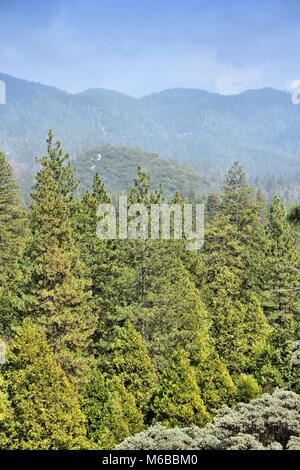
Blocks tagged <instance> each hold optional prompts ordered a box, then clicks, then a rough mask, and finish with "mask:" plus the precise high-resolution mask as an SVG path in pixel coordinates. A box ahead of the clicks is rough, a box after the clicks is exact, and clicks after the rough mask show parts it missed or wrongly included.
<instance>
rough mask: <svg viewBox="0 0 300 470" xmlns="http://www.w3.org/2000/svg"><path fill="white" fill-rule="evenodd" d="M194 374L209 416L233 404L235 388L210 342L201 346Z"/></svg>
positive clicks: (235, 394)
mask: <svg viewBox="0 0 300 470" xmlns="http://www.w3.org/2000/svg"><path fill="white" fill-rule="evenodd" d="M195 373H196V379H197V383H198V386H199V389H200V393H201V397H202V399H203V402H204V404H205V407H206V409H207V411H208V412H209V414H210V415H215V414H216V412H217V411H218V410H219V409H220V408H222V406H223V405H227V406H232V405H233V404H235V402H236V398H237V389H236V386H235V384H234V381H233V379H232V377H231V376H230V374H229V371H228V368H227V366H226V363H225V361H224V360H222V359H221V358H220V356H219V354H218V353H217V351H216V349H215V347H214V346H213V343H212V341H211V340H210V341H209V342H207V341H206V342H205V343H204V344H202V347H201V351H200V353H199V358H198V361H197V363H196V365H195Z"/></svg>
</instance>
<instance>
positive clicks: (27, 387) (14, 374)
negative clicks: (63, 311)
mask: <svg viewBox="0 0 300 470" xmlns="http://www.w3.org/2000/svg"><path fill="white" fill-rule="evenodd" d="M5 377H6V380H7V383H8V395H9V400H10V403H11V405H12V409H13V431H12V433H11V436H10V447H11V448H13V449H23V450H27V449H35V450H38V449H43V450H45V449H53V450H55V449H58V450H64V449H80V448H86V447H87V445H88V442H87V440H86V435H85V417H84V415H83V413H82V411H81V410H80V406H79V400H78V397H77V395H76V392H75V390H74V388H73V386H72V385H71V384H70V382H69V381H68V379H67V377H66V375H65V374H64V372H63V371H62V369H61V367H60V365H59V364H58V363H57V361H56V359H55V357H54V355H53V353H52V352H51V350H50V347H49V345H48V344H47V341H46V337H45V335H44V333H43V331H41V330H40V329H39V328H37V327H36V326H35V325H34V324H33V323H32V321H31V320H30V319H25V320H24V321H23V324H22V327H19V328H18V330H17V334H16V337H15V339H14V341H13V343H12V344H11V346H10V348H9V352H8V357H7V362H6V364H5Z"/></svg>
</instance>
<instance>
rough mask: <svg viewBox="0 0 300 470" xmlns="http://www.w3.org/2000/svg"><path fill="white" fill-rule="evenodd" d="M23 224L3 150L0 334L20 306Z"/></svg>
mask: <svg viewBox="0 0 300 470" xmlns="http://www.w3.org/2000/svg"><path fill="white" fill-rule="evenodd" d="M25 225H26V221H25V213H24V210H23V207H22V202H21V198H20V195H19V188H18V186H17V184H16V182H15V180H14V177H13V171H12V168H11V166H10V164H9V163H8V161H7V160H6V157H5V154H4V153H2V152H0V309H1V319H0V334H5V335H8V334H9V331H10V328H11V325H12V324H13V323H15V322H16V321H17V310H18V308H20V300H19V297H18V290H19V287H20V281H21V278H22V276H21V272H20V260H21V256H22V253H23V248H24V239H25Z"/></svg>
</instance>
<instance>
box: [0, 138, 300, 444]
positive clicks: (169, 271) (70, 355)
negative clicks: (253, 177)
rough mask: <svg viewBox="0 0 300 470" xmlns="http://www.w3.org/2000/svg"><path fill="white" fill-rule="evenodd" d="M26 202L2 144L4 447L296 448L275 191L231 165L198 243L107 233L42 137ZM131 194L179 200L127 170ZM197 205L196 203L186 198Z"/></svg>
mask: <svg viewBox="0 0 300 470" xmlns="http://www.w3.org/2000/svg"><path fill="white" fill-rule="evenodd" d="M38 168H39V169H38V172H37V174H36V177H35V180H34V184H33V187H32V190H31V196H30V201H29V204H26V205H25V204H24V202H23V201H22V198H21V196H20V192H19V188H18V184H17V182H16V180H15V177H14V175H13V171H12V168H11V166H10V164H9V162H8V159H7V156H6V155H5V154H4V153H0V269H1V271H0V312H1V315H0V337H1V338H2V343H3V344H4V345H5V349H6V351H5V353H6V354H5V361H3V363H2V364H1V365H0V448H1V449H10V450H17V449H18V450H29V449H30V450H32V449H49V450H65V449H66V450H72V449H102V450H106V449H243V450H246V449H280V450H285V449H300V397H299V393H300V375H299V370H300V369H299V365H298V362H299V361H298V358H297V349H296V350H295V348H297V340H298V339H299V337H300V336H299V335H300V332H299V314H300V301H299V289H300V259H299V252H298V248H297V246H298V245H297V229H296V225H295V224H294V223H292V222H290V220H289V218H288V214H287V212H286V208H285V206H284V204H283V201H282V200H281V199H280V198H279V197H277V196H275V197H274V198H273V199H272V200H270V199H266V198H265V196H264V193H263V191H261V190H257V189H254V188H252V187H251V185H250V184H249V183H248V180H247V175H246V173H245V171H244V170H243V168H242V166H241V165H240V164H239V163H238V162H235V163H234V164H233V165H232V166H231V167H230V168H229V169H228V171H227V174H226V177H225V179H224V183H223V187H222V189H221V190H220V191H219V192H214V193H211V194H209V195H208V196H207V197H205V200H204V203H205V212H206V213H205V239H204V246H203V248H202V249H201V250H194V251H193V250H187V249H186V244H185V240H175V239H174V240H164V239H162V238H158V239H157V240H151V239H149V240H144V239H142V238H141V239H137V240H130V239H127V240H116V239H110V240H103V239H100V238H99V237H98V236H97V226H98V223H99V212H98V208H99V205H100V204H107V203H109V202H110V201H111V200H112V198H113V195H112V194H109V192H108V191H107V189H106V187H105V184H104V182H103V179H102V176H101V174H98V173H96V174H95V175H94V178H93V181H91V182H90V188H91V189H89V190H86V189H82V188H81V187H80V184H79V182H78V181H77V179H76V176H75V175H76V168H75V167H74V166H73V163H72V162H71V160H70V158H69V156H68V154H67V153H66V152H65V149H63V148H62V147H61V145H60V143H59V141H56V138H55V137H54V136H53V135H52V132H51V131H50V132H49V135H48V140H47V151H46V152H45V155H44V156H43V157H41V158H39V160H38ZM127 197H128V201H129V202H130V203H139V204H144V205H146V206H147V207H150V205H151V204H155V203H163V202H164V203H169V202H176V204H179V205H180V204H181V205H182V204H184V202H185V199H184V195H183V194H180V193H179V192H175V193H174V194H172V195H171V196H170V195H169V194H167V195H166V193H165V191H164V188H163V187H161V186H159V187H157V188H155V189H153V186H152V185H151V181H150V178H149V176H148V174H147V173H146V172H145V171H144V170H143V168H140V167H139V168H137V172H136V176H135V178H134V180H133V181H132V183H131V187H128V189H127ZM194 202H195V201H194Z"/></svg>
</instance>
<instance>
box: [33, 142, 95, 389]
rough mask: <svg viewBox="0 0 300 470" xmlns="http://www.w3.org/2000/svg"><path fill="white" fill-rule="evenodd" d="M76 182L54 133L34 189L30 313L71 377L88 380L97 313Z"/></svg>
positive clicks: (78, 380) (79, 380)
mask: <svg viewBox="0 0 300 470" xmlns="http://www.w3.org/2000/svg"><path fill="white" fill-rule="evenodd" d="M74 187H75V181H74V177H73V174H72V171H71V166H70V163H69V160H68V156H67V155H66V154H63V153H62V150H61V147H60V144H59V143H56V144H55V145H53V143H52V135H51V133H50V135H49V140H48V156H47V157H45V158H43V159H42V160H41V170H40V171H39V173H38V175H37V183H36V185H35V187H34V190H33V194H32V204H31V208H30V213H29V219H30V232H31V233H30V238H29V242H28V245H27V250H26V255H27V266H28V274H27V277H28V281H27V285H26V292H25V294H26V295H25V300H26V307H27V314H29V315H30V316H32V317H33V318H35V319H36V320H37V321H38V322H39V323H40V324H41V325H42V326H43V327H44V329H45V331H46V335H47V339H48V341H49V343H50V345H51V346H52V347H53V350H54V352H55V354H56V357H57V358H58V360H59V362H60V363H61V365H62V367H63V369H64V370H65V371H66V373H67V374H68V376H69V377H70V378H71V379H72V380H74V381H75V382H78V383H80V382H81V381H84V377H85V375H86V372H87V370H88V368H89V366H90V363H91V361H92V356H91V338H92V334H93V333H94V330H95V316H94V312H93V310H92V308H91V303H90V299H91V283H90V281H89V280H88V279H87V276H86V272H85V265H84V263H83V262H82V260H81V259H80V252H79V249H78V246H77V244H76V242H75V239H74V230H73V219H74V210H75V209H74V207H75V202H74V194H73V191H74Z"/></svg>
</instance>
